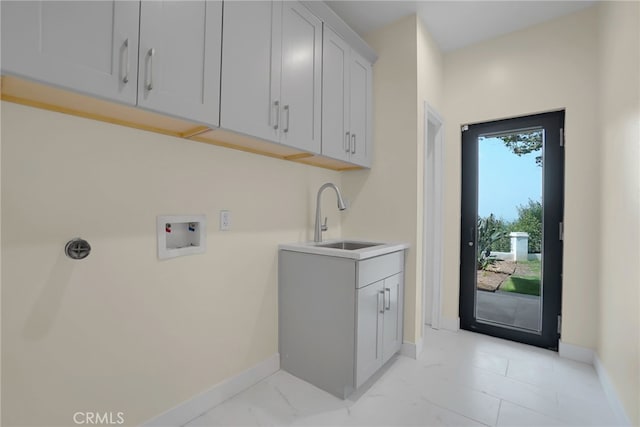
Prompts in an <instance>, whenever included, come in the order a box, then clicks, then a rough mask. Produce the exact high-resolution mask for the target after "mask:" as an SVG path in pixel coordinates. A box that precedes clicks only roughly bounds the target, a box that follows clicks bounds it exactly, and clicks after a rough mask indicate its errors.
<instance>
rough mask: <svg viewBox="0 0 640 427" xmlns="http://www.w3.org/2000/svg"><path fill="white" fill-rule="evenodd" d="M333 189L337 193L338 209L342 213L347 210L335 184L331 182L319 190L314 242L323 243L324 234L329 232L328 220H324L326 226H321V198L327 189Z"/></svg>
mask: <svg viewBox="0 0 640 427" xmlns="http://www.w3.org/2000/svg"><path fill="white" fill-rule="evenodd" d="M329 187H331V188H333V189H334V190H335V192H336V196H337V197H338V209H340V210H341V211H343V210H345V209H347V206H346V205H345V204H344V200H342V195H341V194H340V190H338V187H336V185H335V184H333V183H331V182H327V183H326V184H324V185H323V186H322V187H320V189H319V190H318V197H317V198H316V225H315V230H314V233H313V241H314V242H322V232H323V231H327V218H325V219H324V224H320V221H321V220H320V218H321V217H322V215H321V214H320V196H321V195H322V192H323V191H324V189H325V188H329Z"/></svg>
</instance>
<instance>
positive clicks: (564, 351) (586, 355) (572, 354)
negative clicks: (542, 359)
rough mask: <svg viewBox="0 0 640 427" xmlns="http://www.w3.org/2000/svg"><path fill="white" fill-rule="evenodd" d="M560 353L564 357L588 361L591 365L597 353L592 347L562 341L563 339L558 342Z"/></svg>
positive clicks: (583, 361)
mask: <svg viewBox="0 0 640 427" xmlns="http://www.w3.org/2000/svg"><path fill="white" fill-rule="evenodd" d="M558 354H559V355H560V357H562V358H565V359H571V360H575V361H577V362H582V363H588V364H589V365H593V358H594V356H595V353H594V352H593V350H591V349H590V348H585V347H581V346H579V345H574V344H569V343H566V342H562V340H560V342H559V343H558Z"/></svg>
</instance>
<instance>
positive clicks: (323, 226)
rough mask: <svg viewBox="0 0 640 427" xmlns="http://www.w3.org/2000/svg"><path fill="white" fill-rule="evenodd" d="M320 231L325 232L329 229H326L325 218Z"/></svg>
mask: <svg viewBox="0 0 640 427" xmlns="http://www.w3.org/2000/svg"><path fill="white" fill-rule="evenodd" d="M320 229H321V230H322V231H327V230H328V229H329V227H327V217H326V216H325V217H324V224H322V226H321V227H320Z"/></svg>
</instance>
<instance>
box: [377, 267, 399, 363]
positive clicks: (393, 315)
mask: <svg viewBox="0 0 640 427" xmlns="http://www.w3.org/2000/svg"><path fill="white" fill-rule="evenodd" d="M402 290H403V287H402V274H396V275H395V276H391V277H389V278H387V279H384V289H383V292H384V326H383V333H382V363H385V362H386V361H387V360H389V359H390V358H391V356H393V355H394V354H395V353H396V352H397V351H398V350H400V346H401V345H402V320H403V319H402V318H401V317H400V316H401V315H402V306H401V304H402V298H403V295H402V294H403V292H402Z"/></svg>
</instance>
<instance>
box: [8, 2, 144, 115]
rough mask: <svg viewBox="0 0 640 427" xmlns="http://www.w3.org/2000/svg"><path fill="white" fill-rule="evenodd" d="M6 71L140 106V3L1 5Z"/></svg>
mask: <svg viewBox="0 0 640 427" xmlns="http://www.w3.org/2000/svg"><path fill="white" fill-rule="evenodd" d="M0 7H1V8H2V72H3V74H15V75H19V76H25V77H28V78H30V79H33V80H38V81H41V82H45V83H51V84H54V85H57V86H61V87H64V88H68V89H73V90H76V91H79V92H84V93H87V94H91V95H97V96H99V97H102V98H106V99H110V100H116V101H119V102H124V103H128V104H135V103H136V88H137V61H138V17H139V4H138V3H136V2H129V1H2V2H1V6H0Z"/></svg>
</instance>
